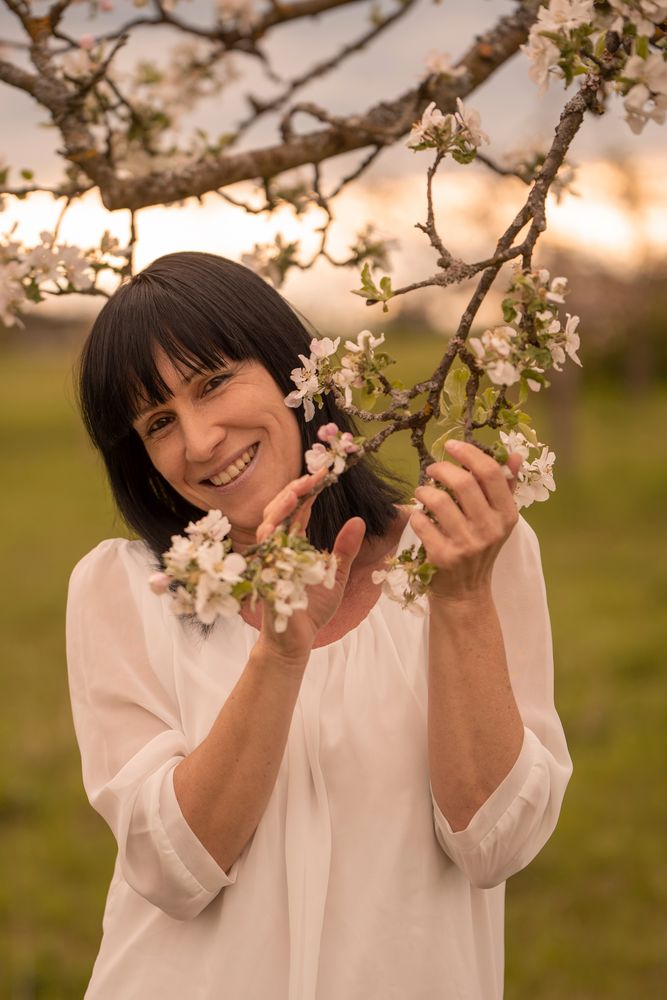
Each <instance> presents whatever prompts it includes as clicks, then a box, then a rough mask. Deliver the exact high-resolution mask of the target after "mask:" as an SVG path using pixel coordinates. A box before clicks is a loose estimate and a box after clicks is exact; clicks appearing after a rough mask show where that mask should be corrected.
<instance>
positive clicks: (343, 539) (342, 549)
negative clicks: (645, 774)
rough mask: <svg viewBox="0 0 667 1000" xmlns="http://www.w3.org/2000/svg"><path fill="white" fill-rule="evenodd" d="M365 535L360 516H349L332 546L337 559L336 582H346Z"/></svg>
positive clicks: (363, 523)
mask: <svg viewBox="0 0 667 1000" xmlns="http://www.w3.org/2000/svg"><path fill="white" fill-rule="evenodd" d="M365 535H366V523H365V521H364V519H363V518H362V517H351V518H350V519H349V521H346V522H345V524H344V525H343V527H342V528H341V529H340V531H339V532H338V534H337V535H336V541H335V542H334V547H333V554H334V555H335V557H336V561H337V568H336V582H337V583H340V584H341V585H342V586H343V587H344V586H345V584H346V583H347V579H348V577H349V575H350V569H351V568H352V563H353V562H354V560H355V559H356V558H357V556H358V555H359V551H360V549H361V546H362V544H363V541H364V537H365Z"/></svg>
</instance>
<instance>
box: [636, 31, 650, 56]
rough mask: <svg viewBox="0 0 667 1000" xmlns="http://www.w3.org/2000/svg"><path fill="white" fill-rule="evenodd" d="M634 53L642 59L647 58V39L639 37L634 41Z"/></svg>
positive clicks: (642, 36)
mask: <svg viewBox="0 0 667 1000" xmlns="http://www.w3.org/2000/svg"><path fill="white" fill-rule="evenodd" d="M635 52H636V53H637V55H638V56H640V57H641V58H642V59H648V57H649V47H648V38H645V37H644V35H639V36H638V37H637V38H636V39H635Z"/></svg>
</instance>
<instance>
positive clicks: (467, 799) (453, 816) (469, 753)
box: [428, 590, 523, 831]
mask: <svg viewBox="0 0 667 1000" xmlns="http://www.w3.org/2000/svg"><path fill="white" fill-rule="evenodd" d="M429 648H430V654H429V680H428V691H429V702H428V753H429V768H430V777H431V786H432V788H433V794H434V796H435V799H436V802H437V804H438V807H439V809H440V810H441V812H442V813H443V815H444V816H445V817H446V818H447V820H448V822H449V824H450V826H451V827H452V829H453V830H454V831H457V830H463V829H465V827H466V826H467V825H468V823H469V822H470V820H471V819H472V817H473V816H474V814H475V813H476V812H477V810H478V809H479V807H480V806H481V805H482V804H483V803H484V802H485V801H486V799H487V798H488V797H489V795H490V794H491V793H492V792H493V791H494V790H495V789H496V788H497V787H498V785H500V783H501V782H502V780H503V778H504V777H505V776H506V775H507V774H508V773H509V771H510V770H511V768H512V765H513V764H514V763H515V761H516V759H517V757H518V755H519V752H520V750H521V745H522V742H523V723H522V721H521V716H520V714H519V710H518V708H517V704H516V701H515V699H514V694H513V692H512V685H511V682H510V677H509V672H508V669H507V660H506V657H505V647H504V644H503V636H502V631H501V628H500V622H499V620H498V615H497V612H496V608H495V604H494V602H493V598H492V596H491V592H490V591H488V590H485V591H484V592H483V593H481V594H479V595H474V596H471V597H470V599H467V600H465V601H460V602H445V601H435V600H434V601H432V602H431V613H430V633H429Z"/></svg>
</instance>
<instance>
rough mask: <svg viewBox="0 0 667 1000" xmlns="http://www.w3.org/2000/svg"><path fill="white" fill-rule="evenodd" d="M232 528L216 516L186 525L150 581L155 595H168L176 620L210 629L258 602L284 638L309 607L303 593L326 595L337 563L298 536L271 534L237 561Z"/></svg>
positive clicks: (281, 532)
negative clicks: (319, 589) (320, 590)
mask: <svg viewBox="0 0 667 1000" xmlns="http://www.w3.org/2000/svg"><path fill="white" fill-rule="evenodd" d="M230 531H231V524H230V523H229V520H228V519H227V518H226V517H225V516H224V515H223V514H222V512H221V511H219V510H211V511H209V512H208V513H207V514H206V516H205V517H203V518H201V520H199V521H195V522H191V523H190V524H189V525H188V526H187V527H186V529H185V535H174V536H173V537H172V540H171V542H172V544H171V548H170V549H169V550H168V551H167V552H165V553H164V555H163V557H162V561H163V565H164V569H163V570H161V571H160V572H158V573H154V574H153V575H152V576H151V577H150V580H149V584H150V587H151V589H152V590H153V592H154V593H155V594H159V595H167V594H168V595H170V597H171V607H172V610H173V611H174V613H175V614H177V615H184V616H189V617H195V618H196V619H198V620H199V621H200V622H201V623H202V624H204V625H212V624H213V623H214V622H215V620H216V619H217V618H218V617H222V618H232V617H234V615H236V614H238V613H239V611H240V610H241V603H242V602H243V601H244V600H245V599H249V600H250V602H251V605H254V604H255V603H256V601H257V600H258V599H261V600H263V601H264V602H265V603H266V604H267V605H268V606H269V608H270V609H271V613H272V615H273V622H274V627H275V629H276V631H277V632H284V631H285V629H286V628H287V623H288V621H289V618H290V617H291V616H292V615H293V614H294V612H295V611H299V610H302V609H305V608H307V607H308V595H307V590H306V588H307V587H309V586H316V585H318V584H322V585H323V586H325V587H327V588H328V589H331V588H332V587H333V585H334V583H335V579H336V557H335V556H334V555H333V554H330V553H328V552H319V551H318V550H317V549H315V548H313V546H312V545H311V544H310V543H309V542H308V541H307V539H305V538H303V537H302V536H300V535H297V534H292V533H290V531H289V530H284V529H282V528H278V529H276V531H274V532H273V534H272V535H271V536H270V537H269V538H268V539H266V541H264V542H263V543H262V544H261V545H258V546H256V547H255V548H254V550H251V551H250V552H249V553H246V555H245V556H242V555H241V554H240V553H238V552H234V551H232V542H231V538H230V537H229V535H230Z"/></svg>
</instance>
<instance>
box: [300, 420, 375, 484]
mask: <svg viewBox="0 0 667 1000" xmlns="http://www.w3.org/2000/svg"><path fill="white" fill-rule="evenodd" d="M317 436H318V438H319V441H318V442H317V443H316V444H314V445H313V447H312V448H310V449H309V450H308V451H307V452H306V455H305V459H306V468H307V469H308V471H309V472H310V473H314V472H318V471H319V470H320V469H324V468H326V469H331V470H332V471H333V473H334V475H336V476H339V475H340V474H341V472H343V471H344V469H345V467H346V465H347V459H348V455H354V454H356V453H358V452H359V451H361V444H362V440H363V439H361V438H357V439H356V440H355V438H354V437H353V436H352V434H351V433H350V432H349V431H343V432H341V431H340V430H339V429H338V427H337V425H336V424H334V423H330V424H323V425H322V427H320V428H319V429H318V431H317Z"/></svg>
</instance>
